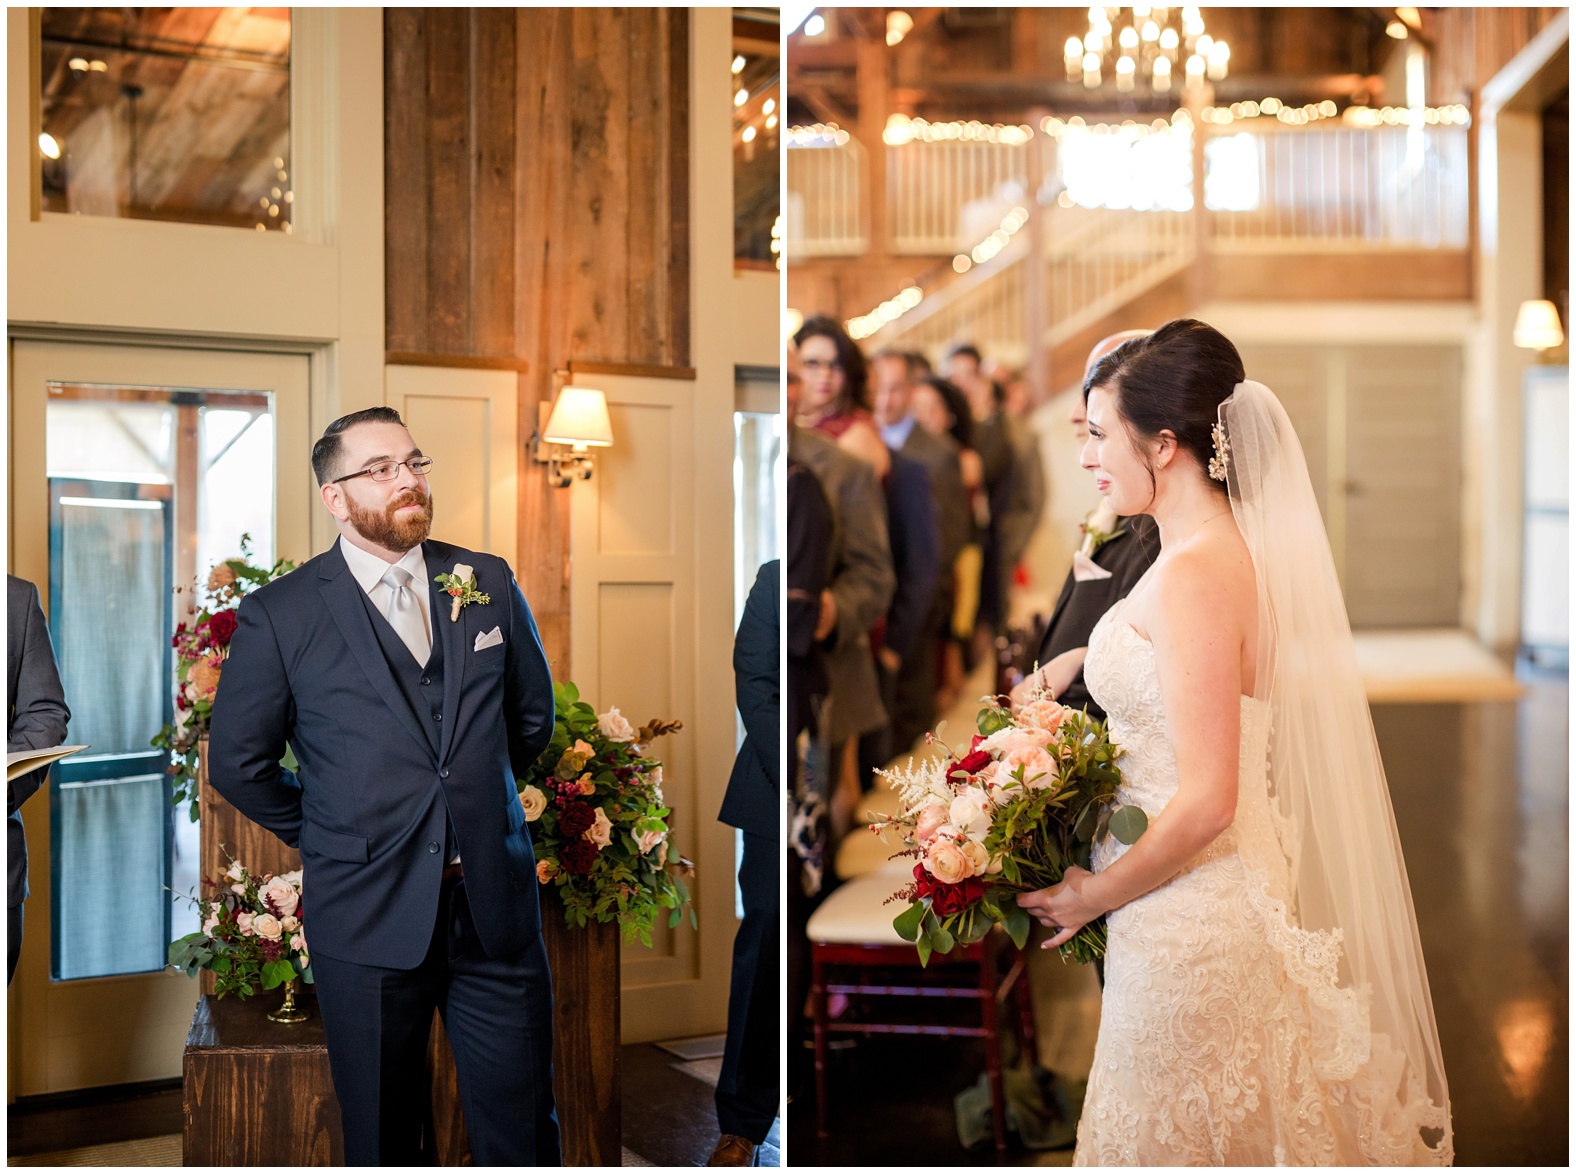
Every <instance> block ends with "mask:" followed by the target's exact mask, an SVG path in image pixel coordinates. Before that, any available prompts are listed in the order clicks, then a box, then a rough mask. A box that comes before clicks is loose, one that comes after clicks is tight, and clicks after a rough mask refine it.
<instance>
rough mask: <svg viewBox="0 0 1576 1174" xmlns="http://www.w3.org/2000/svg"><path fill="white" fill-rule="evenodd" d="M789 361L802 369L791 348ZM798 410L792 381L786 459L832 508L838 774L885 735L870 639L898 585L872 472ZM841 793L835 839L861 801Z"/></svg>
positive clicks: (832, 715) (831, 658)
mask: <svg viewBox="0 0 1576 1174" xmlns="http://www.w3.org/2000/svg"><path fill="white" fill-rule="evenodd" d="M788 362H789V364H790V365H791V366H797V363H798V357H797V354H796V353H795V352H794V351H793V349H792V348H790V350H789V358H788ZM798 411H799V396H798V383H797V382H796V381H795V380H793V379H790V380H789V381H788V421H789V423H788V459H789V460H790V461H793V462H795V463H797V464H801V465H804V466H806V467H808V468H809V470H810V471H811V472H812V473H814V474H815V476H816V478H817V479H818V480H819V481H820V482H821V488H822V489H824V490H825V491H826V497H827V500H828V502H830V503H831V506H832V522H833V530H832V583H831V586H830V587H828V588H827V589H826V590H825V591H823V592H822V593H821V617H820V622H819V623H818V624H817V625H816V629H815V638H816V640H817V641H818V642H819V643H820V645H821V647H822V648H823V649H825V651H826V675H827V681H828V685H829V694H830V696H829V701H828V705H827V715H826V723H825V726H824V728H823V730H822V738H823V739H824V741H825V743H826V745H827V746H828V747H829V748H830V754H829V761H830V763H831V766H832V770H833V771H834V772H840V770H841V764H842V759H843V753H844V747H845V746H846V745H847V744H848V743H849V741H851V740H852V739H856V738H858V737H859V735H861V734H865V733H868V732H870V731H871V730H876V729H880V728H881V726H882V725H883V724H884V723H885V722H886V720H887V713H886V710H885V709H884V708H883V707H882V705H881V691H880V686H879V683H878V682H877V680H876V666H875V661H874V660H873V659H872V658H871V655H870V640H869V637H868V633H869V631H870V626H871V625H872V624H874V623H875V622H876V620H878V619H879V618H881V617H882V616H884V615H886V611H887V606H888V605H889V604H890V603H891V602H892V592H893V590H894V589H895V588H896V586H897V581H896V578H895V576H894V575H893V572H892V548H891V546H890V544H889V542H888V540H887V524H886V500H885V498H884V497H882V494H881V487H880V485H879V484H878V483H877V482H876V474H875V469H874V468H872V467H871V466H870V465H868V464H866V463H865V462H864V461H862V460H860V459H859V458H858V457H856V456H854V455H852V454H851V453H848V452H845V451H844V450H843V449H841V448H839V447H838V446H837V445H836V444H835V443H834V442H832V441H831V440H829V439H827V438H826V437H825V436H822V435H821V434H820V433H818V432H816V431H814V430H813V429H810V428H801V427H800V426H799V425H798V424H797V423H795V422H794V421H795V417H796V416H797V415H798ZM837 777H839V778H840V777H841V775H840V774H839V775H838V776H837ZM855 782H856V781H855ZM843 791H844V794H843V795H842V797H841V800H840V802H838V803H832V802H830V801H831V800H832V799H833V798H834V796H835V795H836V794H837V792H836V791H835V790H834V792H833V794H829V795H826V796H825V798H826V799H827V800H828V801H829V806H830V807H831V809H832V822H833V825H834V826H833V834H834V836H835V835H836V834H838V833H839V832H840V831H842V830H844V829H845V828H846V826H847V823H848V822H849V820H850V818H851V816H852V806H853V804H854V803H856V802H857V801H858V797H859V789H858V787H857V785H855V786H854V787H853V789H852V792H851V793H847V788H843ZM839 824H841V825H843V826H842V827H839V826H838V825H839Z"/></svg>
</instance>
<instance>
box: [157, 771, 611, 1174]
mask: <svg viewBox="0 0 1576 1174" xmlns="http://www.w3.org/2000/svg"><path fill="white" fill-rule="evenodd" d="M199 800H200V803H201V807H202V832H201V872H200V875H201V876H203V877H207V878H217V877H218V876H219V875H220V874H221V873H222V872H223V871H224V870H225V869H226V868H227V867H228V866H229V861H230V860H231V859H235V860H240V861H241V862H242V863H243V864H245V865H246V867H247V869H248V870H249V871H251V872H253V873H256V874H257V875H259V876H261V875H263V874H265V873H274V874H278V873H281V872H289V871H290V870H292V869H296V868H300V867H301V857H300V856H299V854H298V853H297V852H296V851H295V850H294V849H292V848H288V847H286V846H285V845H284V844H283V843H282V842H281V841H280V840H279V839H278V838H277V837H275V836H274V835H273V833H271V832H268V831H265V830H264V829H263V828H261V827H259V826H258V825H257V824H255V823H253V822H251V820H249V819H247V818H246V817H245V816H243V815H242V814H241V813H240V812H239V811H237V810H236V809H235V808H234V807H232V806H230V804H229V803H227V802H226V801H225V800H224V797H223V796H221V795H220V794H219V793H218V792H216V791H215V790H214V789H213V788H212V787H211V786H209V784H208V773H207V747H206V745H204V746H203V754H202V770H201V774H200V779H199ZM221 848H222V851H221ZM307 883H308V884H309V885H310V883H311V880H310V878H308V879H307ZM307 907H308V908H309V909H310V904H308V906H307ZM308 932H309V933H310V930H309V931H308ZM542 937H543V941H544V943H545V945H546V947H547V959H548V964H549V966H550V968H551V970H552V975H553V1076H554V1079H553V1088H554V1095H555V1099H556V1103H557V1108H558V1128H559V1132H560V1135H561V1138H562V1148H563V1159H564V1164H565V1165H569V1166H617V1165H620V1164H621V1161H622V1156H623V1144H622V1135H621V1130H620V1126H619V1111H620V1102H619V1073H618V1047H619V934H618V927H617V926H612V925H591V926H587V927H586V928H585V929H571V928H570V927H568V926H567V925H565V924H564V918H563V910H562V909H561V908H560V906H559V904H558V901H557V900H556V898H554V897H552V896H551V895H545V894H544V896H543V900H542ZM202 984H203V985H202V989H203V998H202V999H201V1000H199V1001H198V1004H197V1012H196V1015H195V1016H194V1018H193V1020H192V1029H191V1033H190V1035H189V1036H188V1037H187V1041H186V1055H185V1061H184V1065H183V1076H184V1080H185V1098H184V1099H185V1141H184V1157H185V1164H186V1165H188V1166H191V1165H219V1166H231V1165H234V1166H323V1165H340V1164H343V1161H344V1152H343V1142H342V1138H341V1134H340V1124H339V1102H338V1100H337V1099H336V1098H335V1096H334V1086H333V1080H332V1078H331V1076H330V1073H329V1067H328V1050H327V1047H326V1045H325V1044H324V1040H323V1025H322V1020H321V1019H320V1018H319V1017H318V1015H317V1000H316V998H315V997H314V996H313V995H312V993H311V987H310V986H308V987H306V988H305V989H306V998H305V1000H304V1002H305V1005H306V1006H307V1007H308V1008H309V1009H310V1010H311V1012H312V1017H311V1018H310V1019H308V1020H307V1021H306V1022H305V1023H296V1024H285V1023H271V1022H269V1020H268V1018H267V1015H268V1012H269V1011H271V1010H273V1009H274V1008H275V1007H277V1006H278V1004H279V1003H280V1002H282V1001H283V997H284V996H283V993H282V991H278V990H275V991H268V992H264V993H262V994H259V995H257V996H255V997H253V998H251V999H248V1000H246V1001H245V1002H241V1001H240V1000H237V999H234V998H225V999H217V998H214V997H213V977H212V975H209V974H207V973H204V974H203V976H202ZM298 1001H301V1000H300V999H299V998H298ZM427 1052H428V1062H429V1068H430V1073H431V1079H432V1091H433V1097H432V1101H433V1104H432V1108H433V1113H432V1120H433V1138H432V1145H431V1150H432V1153H433V1157H434V1158H435V1159H436V1160H437V1162H438V1164H440V1165H445V1166H460V1165H470V1164H471V1156H470V1147H469V1144H468V1143H467V1141H466V1134H465V1121H464V1115H463V1113H462V1112H461V1109H460V1100H459V1087H458V1084H457V1082H456V1077H455V1071H454V1054H453V1051H452V1050H451V1049H450V1047H449V1040H448V1036H447V1035H446V1034H445V1033H444V1030H443V1023H442V1020H441V1019H439V1018H438V1017H437V1016H434V1017H433V1028H432V1039H431V1041H430V1043H429V1046H428V1050H427Z"/></svg>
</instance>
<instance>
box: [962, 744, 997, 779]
mask: <svg viewBox="0 0 1576 1174" xmlns="http://www.w3.org/2000/svg"><path fill="white" fill-rule="evenodd" d="M989 765H990V752H989V751H987V750H971V751H969V753H968V754H966V755H964V756H963V761H961V762H959V763H958V769H959V770H961V771H963V772H964V773H966V774H971V775H972V774H978V773H979V772H980V771H982V770H984V769H985V768H986V767H987V766H989Z"/></svg>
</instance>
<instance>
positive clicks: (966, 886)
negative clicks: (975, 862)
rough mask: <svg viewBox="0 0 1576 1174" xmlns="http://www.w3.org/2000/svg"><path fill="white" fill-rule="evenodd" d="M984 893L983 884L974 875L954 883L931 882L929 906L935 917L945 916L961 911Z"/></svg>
mask: <svg viewBox="0 0 1576 1174" xmlns="http://www.w3.org/2000/svg"><path fill="white" fill-rule="evenodd" d="M984 895H985V885H984V884H983V883H982V882H981V881H980V880H979V879H978V878H975V877H970V878H969V879H968V880H966V881H962V882H960V883H958V884H955V885H943V884H933V887H932V889H931V893H930V907H931V909H932V910H934V911H935V914H936V916H937V917H947V916H950V915H951V914H953V913H962V912H963V911H964V910H965V909H967V908H968V907H969V906H970V905H972V904H974V902H975V901H978V900H979V899H980V898H981V897H983V896H984Z"/></svg>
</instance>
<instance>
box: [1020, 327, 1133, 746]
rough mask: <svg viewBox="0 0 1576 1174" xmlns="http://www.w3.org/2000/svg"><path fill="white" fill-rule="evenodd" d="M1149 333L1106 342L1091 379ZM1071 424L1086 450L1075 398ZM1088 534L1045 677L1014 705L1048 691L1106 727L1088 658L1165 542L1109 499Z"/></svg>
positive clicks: (1128, 333)
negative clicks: (1110, 614)
mask: <svg viewBox="0 0 1576 1174" xmlns="http://www.w3.org/2000/svg"><path fill="white" fill-rule="evenodd" d="M1148 333H1149V332H1148V331H1147V330H1124V331H1122V332H1121V333H1120V334H1113V335H1111V336H1110V337H1109V338H1103V339H1101V340H1100V341H1099V342H1098V343H1096V344H1095V347H1094V349H1093V350H1092V351H1090V352H1089V360H1088V362H1087V363H1086V364H1085V367H1084V374H1085V377H1086V378H1087V376H1088V373H1089V372H1090V371H1093V370H1094V367H1095V364H1096V363H1098V362H1099V361H1100V360H1101V359H1103V358H1104V357H1105V356H1106V355H1108V354H1110V353H1111V352H1112V351H1114V350H1115V349H1116V348H1117V347H1119V346H1121V345H1122V344H1123V343H1124V342H1126V341H1128V340H1129V339H1132V338H1142V337H1144V336H1145V335H1146V334H1148ZM1069 419H1070V422H1071V423H1072V426H1073V433H1074V435H1075V436H1076V437H1077V438H1078V444H1079V447H1080V449H1081V448H1082V446H1083V444H1084V442H1085V441H1087V440H1088V439H1089V424H1088V417H1087V416H1086V415H1085V406H1084V398H1083V396H1081V395H1075V396H1074V397H1073V408H1072V412H1071V414H1070V416H1069ZM1083 531H1084V538H1083V543H1082V545H1081V546H1080V548H1079V550H1078V552H1077V554H1075V555H1074V556H1073V566H1072V569H1071V570H1070V571H1068V572H1067V578H1066V580H1065V581H1064V582H1063V583H1062V591H1061V595H1060V597H1058V599H1057V600H1056V607H1055V608H1054V610H1052V612H1051V619H1050V623H1049V625H1048V626H1047V627H1046V630H1045V637H1044V639H1043V640H1042V641H1041V643H1040V653H1039V658H1038V660H1039V665H1040V668H1039V671H1038V673H1030V674H1029V676H1028V677H1027V678H1025V680H1024V681H1023V683H1022V684H1020V685H1018V686H1017V687H1016V688H1015V689H1014V690H1013V691H1012V702H1013V704H1014V705H1015V706H1016V705H1021V704H1023V702H1024V701H1025V700H1027V698H1028V697H1029V696H1030V695H1031V693H1032V692H1033V691H1034V690H1035V689H1037V688H1048V689H1050V690H1051V691H1052V692H1054V693H1055V695H1056V699H1057V700H1058V701H1060V702H1062V704H1064V705H1069V706H1071V707H1072V708H1074V709H1082V708H1084V707H1085V706H1087V707H1088V709H1089V713H1090V716H1092V717H1095V718H1099V719H1100V720H1102V721H1103V720H1104V719H1105V711H1104V710H1103V709H1101V708H1100V705H1099V703H1098V702H1096V701H1095V700H1094V698H1093V697H1091V696H1090V695H1089V690H1088V687H1087V686H1086V685H1085V684H1084V675H1083V653H1084V650H1085V649H1086V648H1087V646H1088V644H1089V634H1090V633H1091V632H1093V631H1094V626H1095V624H1096V623H1098V622H1099V620H1100V617H1101V616H1103V615H1104V614H1105V613H1106V612H1107V611H1109V610H1110V609H1111V607H1112V606H1113V605H1114V604H1116V603H1117V601H1118V600H1121V599H1124V598H1126V597H1127V593H1128V592H1129V591H1131V590H1132V589H1133V585H1134V584H1136V583H1137V582H1138V580H1139V579H1140V578H1142V577H1143V574H1144V572H1145V571H1147V570H1148V569H1149V568H1150V566H1151V565H1152V564H1153V563H1154V561H1155V556H1156V555H1158V554H1159V553H1160V537H1159V535H1158V534H1157V533H1156V531H1155V525H1154V521H1153V519H1151V518H1150V517H1149V516H1148V515H1147V514H1139V515H1137V516H1135V517H1131V518H1119V517H1117V516H1116V515H1115V513H1114V512H1112V511H1111V509H1110V507H1109V506H1108V505H1107V504H1106V501H1105V499H1104V498H1101V499H1100V505H1099V506H1098V507H1097V508H1096V509H1095V510H1094V511H1092V512H1091V513H1090V515H1089V517H1088V518H1087V519H1085V521H1084V525H1083ZM1074 661H1076V662H1077V668H1076V670H1075V671H1070V670H1069V668H1068V666H1069V665H1070V664H1072V663H1073V662H1074Z"/></svg>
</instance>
